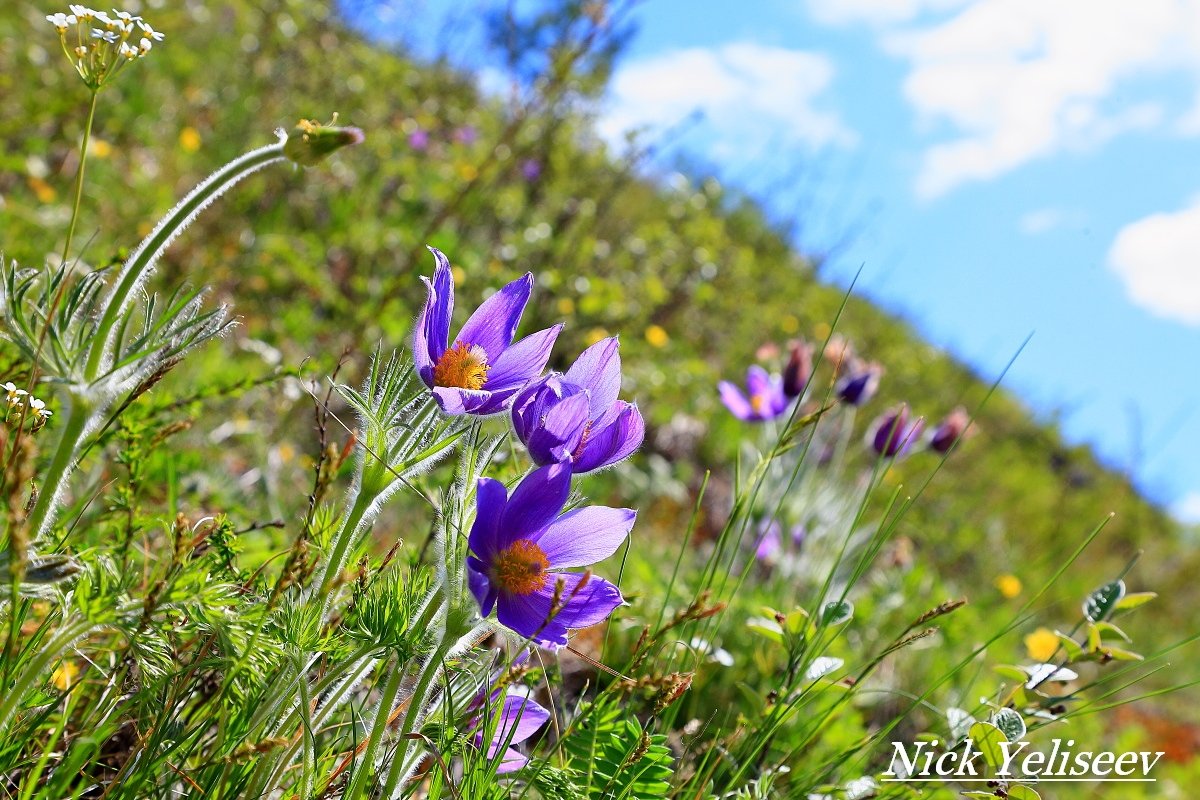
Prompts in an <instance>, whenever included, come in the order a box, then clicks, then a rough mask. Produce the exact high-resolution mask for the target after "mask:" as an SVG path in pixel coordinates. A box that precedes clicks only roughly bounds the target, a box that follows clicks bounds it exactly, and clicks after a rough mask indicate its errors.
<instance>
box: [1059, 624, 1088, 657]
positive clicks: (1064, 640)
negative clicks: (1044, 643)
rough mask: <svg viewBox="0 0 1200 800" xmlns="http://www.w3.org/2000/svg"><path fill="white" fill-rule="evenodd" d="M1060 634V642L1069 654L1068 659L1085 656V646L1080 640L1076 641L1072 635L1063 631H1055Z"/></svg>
mask: <svg viewBox="0 0 1200 800" xmlns="http://www.w3.org/2000/svg"><path fill="white" fill-rule="evenodd" d="M1055 633H1056V634H1058V643H1059V646H1060V647H1062V649H1063V651H1064V652H1065V653H1066V654H1067V659H1068V660H1070V661H1078V660H1079V659H1081V658H1083V648H1082V647H1080V646H1079V642H1077V641H1075V640H1074V639H1073V638H1072V637H1071V636H1069V635H1067V634H1065V633H1063V632H1062V631H1055Z"/></svg>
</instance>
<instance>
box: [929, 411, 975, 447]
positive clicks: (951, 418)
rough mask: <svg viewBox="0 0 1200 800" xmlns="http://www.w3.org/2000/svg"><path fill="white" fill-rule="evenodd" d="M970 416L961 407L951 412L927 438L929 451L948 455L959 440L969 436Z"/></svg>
mask: <svg viewBox="0 0 1200 800" xmlns="http://www.w3.org/2000/svg"><path fill="white" fill-rule="evenodd" d="M970 427H971V415H970V414H968V413H967V410H966V409H965V408H963V407H962V406H959V407H958V408H956V409H954V410H953V411H951V412H950V413H949V414H947V415H946V418H945V419H943V420H942V421H941V422H940V423H938V425H937V427H935V428H934V429H933V432H932V433H931V434H930V436H929V449H930V450H933V451H934V452H937V453H943V454H944V453H949V452H950V449H951V448H952V447H954V445H955V444H957V443H958V442H959V440H961V439H963V438H964V437H966V436H969V435H970Z"/></svg>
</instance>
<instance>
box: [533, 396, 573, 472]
mask: <svg viewBox="0 0 1200 800" xmlns="http://www.w3.org/2000/svg"><path fill="white" fill-rule="evenodd" d="M588 408H589V403H588V394H587V392H580V393H579V394H576V395H572V396H571V397H568V398H566V399H564V400H562V401H561V402H559V403H558V404H556V405H554V406H552V407H550V409H549V410H547V411H546V413H545V414H544V415H542V417H541V420H540V424H538V425H536V426H535V427H534V428H533V432H532V433H531V434H530V436H529V440H528V441H527V442H526V443H525V446H526V447H528V448H529V455H530V456H531V457H532V458H533V460H534V461H535V462H536V463H538V464H555V463H558V462H559V461H566V460H567V459H568V458H569V457H570V456H571V453H572V452H573V451H574V450H575V448H576V447H578V446H579V442H580V440H581V439H582V438H583V431H584V427H585V426H586V425H587V421H588Z"/></svg>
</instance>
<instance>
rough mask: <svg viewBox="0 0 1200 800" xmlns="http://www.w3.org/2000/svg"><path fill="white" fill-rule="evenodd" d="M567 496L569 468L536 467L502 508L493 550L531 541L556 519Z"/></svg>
mask: <svg viewBox="0 0 1200 800" xmlns="http://www.w3.org/2000/svg"><path fill="white" fill-rule="evenodd" d="M570 493H571V468H570V467H568V466H565V465H563V464H551V465H550V466H548V467H540V468H538V469H535V470H534V471H533V472H531V473H529V474H528V475H526V476H525V479H524V480H522V481H521V482H520V483H519V484H518V485H517V488H516V489H514V490H513V493H512V496H511V497H509V498H508V503H507V504H506V505H505V507H504V516H503V517H502V518H501V520H500V533H499V536H498V537H497V541H502V542H503V544H502V545H499V546H498V547H497V549H503V548H505V547H507V546H508V545H509V544H511V543H513V542H515V541H516V540H517V539H532V538H533V537H535V536H536V535H537V534H539V533H541V532H542V531H544V530H545V529H546V528H547V526H549V525H550V523H551V522H553V521H554V519H555V518H556V517H557V516H558V512H559V511H561V510H562V507H563V504H564V503H566V502H567V496H568V495H569V494H570Z"/></svg>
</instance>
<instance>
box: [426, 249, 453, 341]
mask: <svg viewBox="0 0 1200 800" xmlns="http://www.w3.org/2000/svg"><path fill="white" fill-rule="evenodd" d="M429 250H430V252H432V253H433V260H434V261H436V262H437V269H435V270H434V271H433V286H432V290H433V292H434V294H435V295H437V299H438V303H437V306H436V308H435V311H436V313H435V314H434V315H432V316H431V317H430V319H429V322H430V327H429V330H428V332H427V333H426V338H427V339H428V340H429V349H430V356H431V357H433V359H434V361H436V360H437V357H438V356H441V354H442V352H443V351H445V349H446V348H447V347H448V346H449V341H448V340H449V338H450V319H451V318H452V317H453V316H454V272H453V271H452V270H451V269H450V259H448V258H446V255H445V253H443V252H442V251H441V250H438V249H437V248H434V247H431V248H429ZM434 353H436V354H437V356H434V355H433V354H434Z"/></svg>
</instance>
